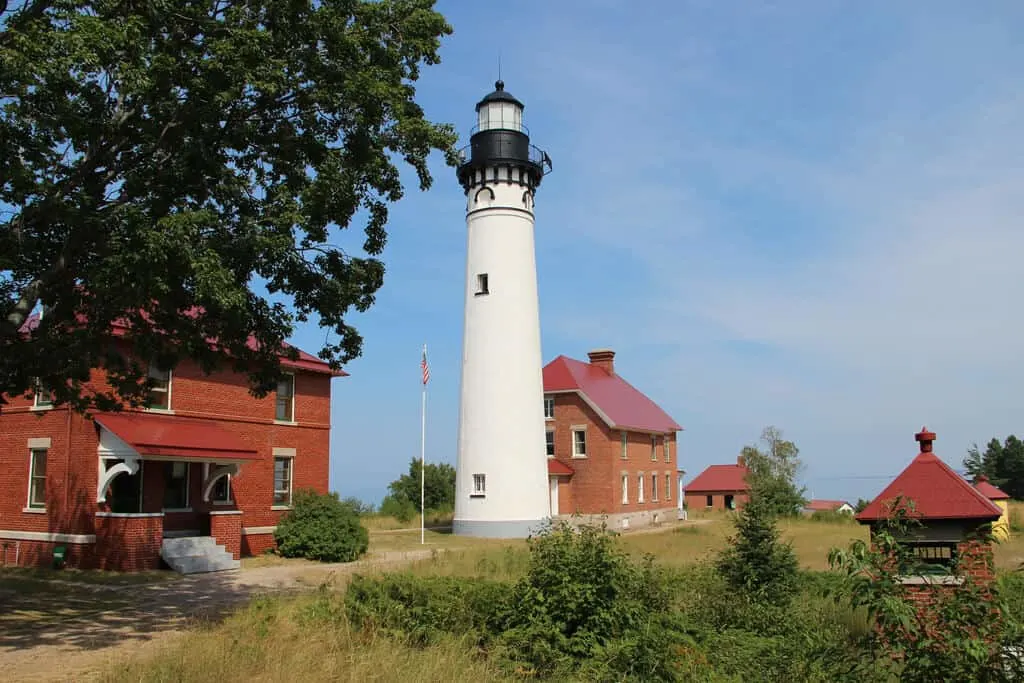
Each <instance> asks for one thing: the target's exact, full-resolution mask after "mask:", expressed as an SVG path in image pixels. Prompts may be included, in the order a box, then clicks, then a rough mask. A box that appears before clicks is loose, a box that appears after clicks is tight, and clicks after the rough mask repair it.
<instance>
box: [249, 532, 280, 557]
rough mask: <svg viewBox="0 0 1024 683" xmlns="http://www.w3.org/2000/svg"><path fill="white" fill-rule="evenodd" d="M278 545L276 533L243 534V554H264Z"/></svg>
mask: <svg viewBox="0 0 1024 683" xmlns="http://www.w3.org/2000/svg"><path fill="white" fill-rule="evenodd" d="M276 547H277V541H275V540H274V534H273V533H269V534H245V535H243V536H242V554H243V555H262V554H263V553H265V552H267V551H268V550H271V549H273V548H276Z"/></svg>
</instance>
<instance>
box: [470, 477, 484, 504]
mask: <svg viewBox="0 0 1024 683" xmlns="http://www.w3.org/2000/svg"><path fill="white" fill-rule="evenodd" d="M486 495H487V475H486V474H483V473H482V472H477V473H476V474H474V475H473V492H472V493H470V494H469V497H470V498H484V497H485V496H486Z"/></svg>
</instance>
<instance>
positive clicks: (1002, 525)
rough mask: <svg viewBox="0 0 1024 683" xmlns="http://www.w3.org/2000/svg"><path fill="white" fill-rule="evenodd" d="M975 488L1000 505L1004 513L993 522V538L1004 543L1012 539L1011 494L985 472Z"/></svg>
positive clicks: (975, 483) (975, 484)
mask: <svg viewBox="0 0 1024 683" xmlns="http://www.w3.org/2000/svg"><path fill="white" fill-rule="evenodd" d="M974 488H976V489H978V492H979V493H980V494H982V495H983V496H985V497H986V498H988V499H989V500H991V501H992V502H993V503H995V504H996V505H998V506H999V509H1000V510H1002V511H1003V512H1002V514H1001V515H999V519H997V520H996V521H994V522H992V538H994V539H995V540H996V541H999V542H1000V543H1002V542H1003V541H1007V540H1009V539H1010V509H1009V500H1010V494H1009V493H1006V492H1005V491H1003V490H1002V489H1001V488H999V487H998V486H995V485H994V484H992V482H990V481H989V480H988V477H986V476H985V475H984V474H983V475H981V476H980V477H978V479H977V481H975V482H974Z"/></svg>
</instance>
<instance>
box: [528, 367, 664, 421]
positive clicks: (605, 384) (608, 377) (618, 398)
mask: <svg viewBox="0 0 1024 683" xmlns="http://www.w3.org/2000/svg"><path fill="white" fill-rule="evenodd" d="M544 391H545V392H546V393H551V392H557V391H576V392H579V393H580V394H581V395H582V396H583V398H584V399H585V400H587V401H588V402H589V403H590V404H591V405H592V406H593V407H594V408H595V409H596V410H597V413H598V414H599V415H600V416H601V418H602V419H603V420H605V422H607V423H608V426H610V427H614V428H616V429H619V428H626V429H637V430H642V431H649V432H659V433H664V432H677V431H679V430H681V429H682V427H680V426H679V425H678V424H676V421H675V420H673V419H672V418H671V417H669V416H668V414H667V413H665V411H663V410H662V409H661V408H659V407H658V405H657V404H656V403H655V402H654V401H652V400H651V399H649V398H647V397H646V396H645V395H644V394H643V393H642V392H640V391H638V390H637V389H636V388H635V387H633V385H631V384H630V383H629V382H627V381H626V380H624V379H622V377H620V376H619V375H617V374H613V373H609V372H608V371H607V370H605V369H603V368H600V367H597V366H595V365H591V364H590V363H584V362H582V361H578V360H574V359H572V358H568V357H566V356H559V357H558V358H556V359H554V360H553V361H551V362H550V363H548V364H547V365H545V366H544Z"/></svg>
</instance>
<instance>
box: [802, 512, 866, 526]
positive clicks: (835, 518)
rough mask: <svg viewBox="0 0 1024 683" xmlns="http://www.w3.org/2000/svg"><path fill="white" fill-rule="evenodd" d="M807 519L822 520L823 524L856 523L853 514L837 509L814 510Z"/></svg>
mask: <svg viewBox="0 0 1024 683" xmlns="http://www.w3.org/2000/svg"><path fill="white" fill-rule="evenodd" d="M807 519H809V520H811V521H812V522H823V523H825V524H856V523H857V520H856V519H854V518H853V515H851V514H848V513H846V512H839V511H838V510H815V511H814V512H812V513H811V514H810V515H808V517H807Z"/></svg>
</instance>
